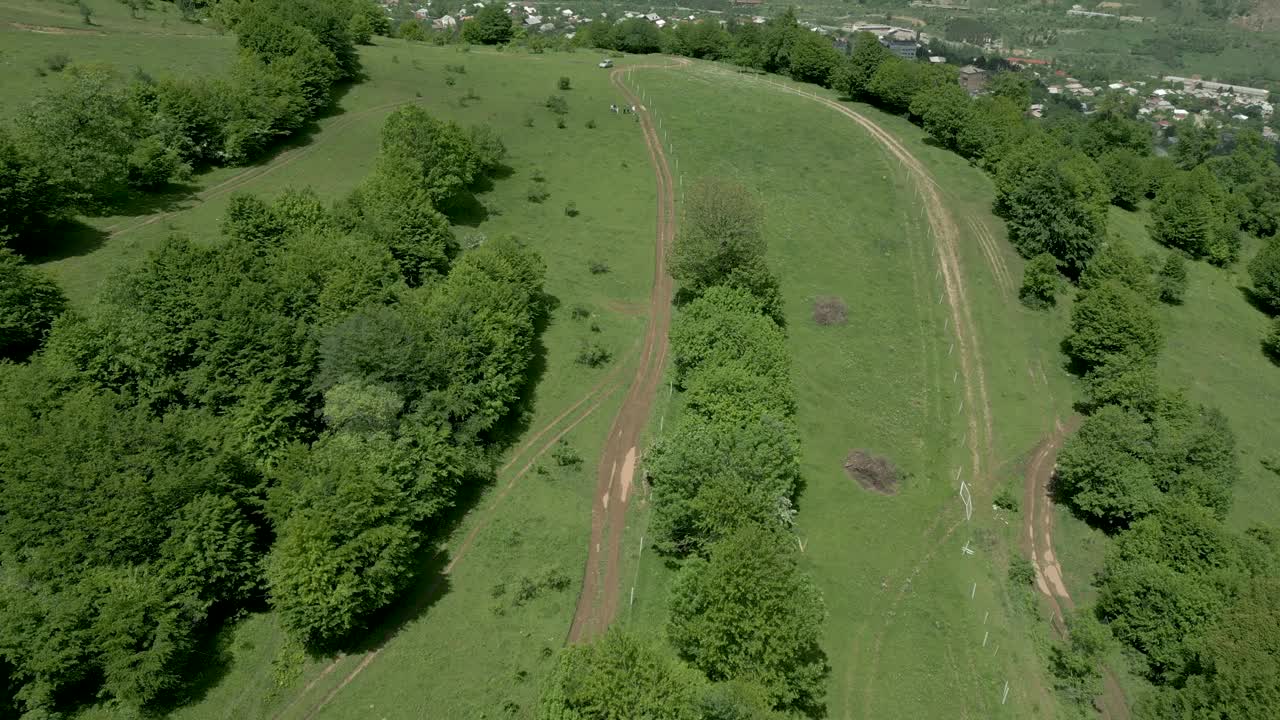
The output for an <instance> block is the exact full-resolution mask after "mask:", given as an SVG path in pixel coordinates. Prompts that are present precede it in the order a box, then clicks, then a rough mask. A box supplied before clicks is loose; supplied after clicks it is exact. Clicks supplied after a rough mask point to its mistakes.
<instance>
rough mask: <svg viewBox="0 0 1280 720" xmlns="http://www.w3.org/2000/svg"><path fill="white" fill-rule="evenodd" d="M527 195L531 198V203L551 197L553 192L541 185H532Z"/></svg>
mask: <svg viewBox="0 0 1280 720" xmlns="http://www.w3.org/2000/svg"><path fill="white" fill-rule="evenodd" d="M526 197H528V198H529V202H531V203H541V202H544V201H546V199H547V198H549V197H551V193H550V192H549V191H548V190H547V189H546V188H545V187H543V186H541V185H530V186H529V192H528V193H527V195H526Z"/></svg>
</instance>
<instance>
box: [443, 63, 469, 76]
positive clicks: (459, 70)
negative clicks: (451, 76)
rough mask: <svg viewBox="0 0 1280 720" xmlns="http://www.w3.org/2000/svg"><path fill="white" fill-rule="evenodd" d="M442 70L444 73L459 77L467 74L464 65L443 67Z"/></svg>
mask: <svg viewBox="0 0 1280 720" xmlns="http://www.w3.org/2000/svg"><path fill="white" fill-rule="evenodd" d="M444 69H445V72H451V73H457V74H459V75H466V74H467V66H466V65H445V66H444Z"/></svg>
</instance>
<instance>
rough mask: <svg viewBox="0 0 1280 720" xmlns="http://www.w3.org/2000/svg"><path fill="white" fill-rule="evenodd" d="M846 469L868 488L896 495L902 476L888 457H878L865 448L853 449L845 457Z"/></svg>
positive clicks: (850, 475) (860, 483)
mask: <svg viewBox="0 0 1280 720" xmlns="http://www.w3.org/2000/svg"><path fill="white" fill-rule="evenodd" d="M844 471H845V472H847V473H849V477H851V478H853V479H854V480H856V481H857V482H858V484H859V485H861V486H862V487H864V488H866V489H867V490H874V491H875V492H878V493H883V494H885V495H895V494H897V492H898V483H899V481H900V480H901V476H900V475H899V474H898V468H896V467H894V466H893V463H891V462H889V460H888V458H882V457H876V456H874V455H872V454H871V453H869V452H867V451H865V450H852V451H850V452H849V457H846V458H845V459H844Z"/></svg>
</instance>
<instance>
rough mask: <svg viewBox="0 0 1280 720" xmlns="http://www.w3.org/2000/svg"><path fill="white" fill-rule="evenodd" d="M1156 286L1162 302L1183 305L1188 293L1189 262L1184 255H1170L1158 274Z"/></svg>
mask: <svg viewBox="0 0 1280 720" xmlns="http://www.w3.org/2000/svg"><path fill="white" fill-rule="evenodd" d="M1156 286H1157V287H1158V288H1159V290H1160V300H1162V301H1163V302H1166V303H1169V304H1170V305H1181V304H1182V298H1183V296H1184V295H1186V293H1187V261H1186V260H1185V259H1183V257H1182V253H1176V252H1175V253H1169V257H1167V258H1165V261H1164V264H1163V265H1161V266H1160V271H1159V272H1157V273H1156Z"/></svg>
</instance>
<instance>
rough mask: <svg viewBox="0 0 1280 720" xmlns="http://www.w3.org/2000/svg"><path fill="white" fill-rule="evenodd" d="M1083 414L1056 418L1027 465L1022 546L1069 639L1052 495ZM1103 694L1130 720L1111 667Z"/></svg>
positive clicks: (1111, 708) (1107, 711) (1107, 704)
mask: <svg viewBox="0 0 1280 720" xmlns="http://www.w3.org/2000/svg"><path fill="white" fill-rule="evenodd" d="M1082 421H1083V418H1081V417H1080V416H1079V415H1073V416H1071V417H1070V418H1068V420H1067V422H1066V424H1065V425H1064V424H1063V423H1061V422H1059V421H1057V420H1055V421H1054V423H1053V432H1052V433H1050V434H1049V436H1048V437H1047V438H1045V439H1044V440H1042V441H1041V442H1040V444H1039V445H1038V446H1037V447H1036V449H1035V451H1034V453H1033V454H1032V457H1031V462H1030V464H1028V465H1027V473H1026V478H1025V479H1024V481H1023V486H1022V506H1023V507H1024V508H1025V511H1024V512H1023V515H1022V517H1023V522H1022V529H1023V537H1022V549H1023V551H1024V553H1025V554H1026V555H1027V557H1029V558H1031V564H1032V565H1034V566H1035V569H1036V589H1037V590H1039V591H1040V594H1042V595H1043V596H1044V597H1045V600H1046V602H1048V603H1049V608H1050V610H1051V612H1053V617H1054V621H1053V630H1054V632H1055V633H1056V634H1057V635H1058V637H1059V639H1062V640H1065V639H1066V638H1067V626H1066V623H1065V622H1064V621H1063V618H1064V617H1065V616H1066V615H1068V614H1070V613H1071V612H1073V611H1074V610H1075V609H1076V605H1075V602H1073V601H1072V599H1071V593H1069V592H1068V591H1067V584H1066V583H1065V582H1064V581H1063V579H1062V565H1061V564H1060V563H1059V562H1058V558H1057V556H1056V555H1055V554H1054V552H1053V498H1052V496H1051V495H1050V494H1049V492H1050V484H1051V483H1052V481H1053V471H1054V468H1055V467H1056V466H1057V459H1058V451H1059V450H1061V449H1062V443H1063V442H1064V441H1065V440H1066V439H1067V437H1068V436H1069V435H1071V433H1074V432H1075V431H1076V430H1077V429H1079V428H1080V423H1081V422H1082ZM1102 686H1103V687H1102V695H1100V696H1098V697H1097V698H1095V699H1094V704H1095V706H1096V707H1097V708H1098V710H1099V712H1101V713H1102V717H1104V718H1108V719H1109V720H1128V718H1129V703H1128V700H1127V699H1126V698H1125V694H1124V690H1123V689H1122V688H1121V687H1120V683H1119V680H1118V679H1117V678H1116V675H1115V672H1113V671H1112V670H1111V668H1109V667H1106V666H1103V668H1102Z"/></svg>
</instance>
